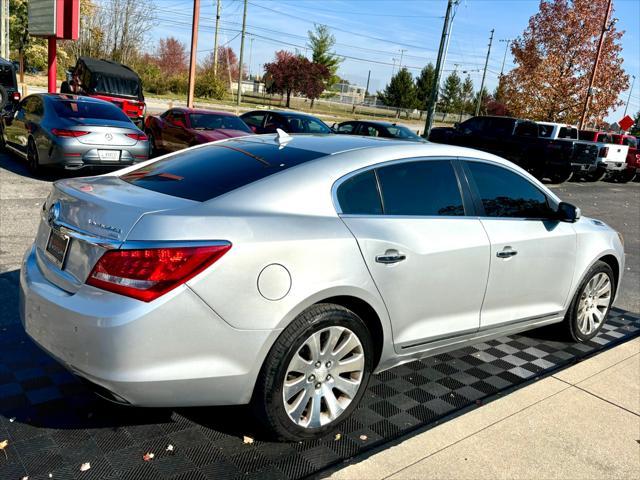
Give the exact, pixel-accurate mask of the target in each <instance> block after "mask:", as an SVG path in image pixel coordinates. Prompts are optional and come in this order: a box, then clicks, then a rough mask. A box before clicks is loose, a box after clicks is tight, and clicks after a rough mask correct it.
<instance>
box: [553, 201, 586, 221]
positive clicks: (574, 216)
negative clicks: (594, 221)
mask: <svg viewBox="0 0 640 480" xmlns="http://www.w3.org/2000/svg"><path fill="white" fill-rule="evenodd" d="M556 213H557V218H558V220H560V221H562V222H570V223H573V222H576V221H578V220H579V219H580V217H581V216H582V212H581V211H580V209H579V208H578V207H576V206H575V205H571V204H570V203H567V202H560V204H559V205H558V210H557V211H556Z"/></svg>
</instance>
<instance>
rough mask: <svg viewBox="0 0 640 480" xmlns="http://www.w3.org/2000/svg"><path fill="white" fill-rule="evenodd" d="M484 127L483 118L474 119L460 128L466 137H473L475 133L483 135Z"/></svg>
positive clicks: (465, 122) (463, 123)
mask: <svg viewBox="0 0 640 480" xmlns="http://www.w3.org/2000/svg"><path fill="white" fill-rule="evenodd" d="M484 127H485V121H484V119H483V118H481V117H474V118H470V119H469V120H467V121H464V122H462V123H461V124H460V126H459V127H458V128H459V129H460V131H461V132H462V133H463V134H464V135H471V134H474V133H481V132H482V130H483V129H484Z"/></svg>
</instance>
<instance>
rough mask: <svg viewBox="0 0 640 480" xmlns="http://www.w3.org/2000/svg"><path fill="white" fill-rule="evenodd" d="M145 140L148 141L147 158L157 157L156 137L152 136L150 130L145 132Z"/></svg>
mask: <svg viewBox="0 0 640 480" xmlns="http://www.w3.org/2000/svg"><path fill="white" fill-rule="evenodd" d="M147 138H148V139H149V158H153V157H155V156H156V155H158V146H157V145H156V137H154V136H153V133H152V132H151V130H149V131H148V132H147Z"/></svg>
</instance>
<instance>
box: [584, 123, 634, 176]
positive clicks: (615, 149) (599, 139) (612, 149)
mask: <svg viewBox="0 0 640 480" xmlns="http://www.w3.org/2000/svg"><path fill="white" fill-rule="evenodd" d="M578 136H579V138H580V140H585V141H587V142H589V143H591V144H593V145H597V147H598V168H597V169H596V171H595V172H593V173H589V174H588V175H585V179H586V180H589V181H598V180H602V179H603V178H604V177H610V178H613V177H617V176H618V175H621V174H623V173H624V171H625V170H626V169H627V153H628V152H629V146H628V145H622V144H619V143H616V141H615V139H614V134H613V133H607V132H597V131H591V130H580V132H579V133H578Z"/></svg>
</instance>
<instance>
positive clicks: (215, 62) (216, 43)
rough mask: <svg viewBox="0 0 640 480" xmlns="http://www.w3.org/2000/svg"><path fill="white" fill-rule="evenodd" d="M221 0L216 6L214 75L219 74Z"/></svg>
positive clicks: (218, 0)
mask: <svg viewBox="0 0 640 480" xmlns="http://www.w3.org/2000/svg"><path fill="white" fill-rule="evenodd" d="M220 3H221V1H220V0H217V6H216V33H215V35H214V37H213V75H214V76H216V75H217V73H218V25H219V24H220Z"/></svg>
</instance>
